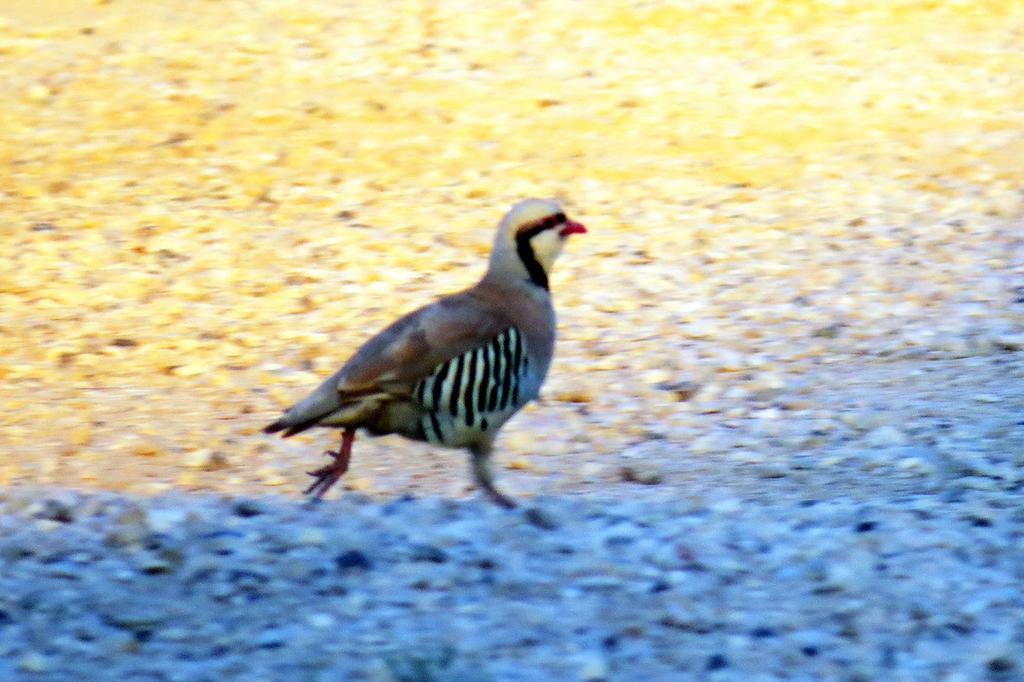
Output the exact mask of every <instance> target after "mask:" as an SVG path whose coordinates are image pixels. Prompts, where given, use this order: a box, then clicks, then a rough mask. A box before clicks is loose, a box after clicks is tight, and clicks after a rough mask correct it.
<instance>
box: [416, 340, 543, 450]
mask: <svg viewBox="0 0 1024 682" xmlns="http://www.w3.org/2000/svg"><path fill="white" fill-rule="evenodd" d="M529 364H530V361H529V359H528V358H527V356H526V348H525V345H524V343H523V335H522V334H521V333H520V332H519V330H518V329H516V328H515V327H509V328H508V329H506V330H505V331H504V332H502V333H501V334H499V335H498V336H496V337H495V338H494V340H493V341H491V342H490V343H489V344H487V345H485V346H480V347H478V348H474V349H473V350H471V351H467V352H466V353H463V354H462V355H459V356H458V357H454V358H452V359H451V360H449V361H448V362H445V363H444V364H442V365H440V366H439V367H438V368H437V369H435V370H434V372H433V373H432V374H431V375H430V376H428V377H426V378H425V379H423V380H421V381H420V382H419V383H418V384H416V390H415V396H416V401H417V402H418V403H419V405H420V406H421V407H422V408H423V409H424V410H425V414H424V415H423V416H422V417H421V418H420V423H419V431H420V434H419V435H420V436H421V437H422V438H423V440H426V441H429V442H431V443H439V444H442V445H459V444H460V442H461V441H462V440H463V438H464V436H465V435H467V434H468V433H470V432H479V431H487V430H488V429H489V428H491V427H492V426H500V425H501V424H502V423H504V421H505V419H507V418H508V417H509V416H510V415H511V414H512V413H514V412H515V411H516V410H518V409H519V408H520V407H521V406H522V404H521V403H520V396H521V389H522V385H521V384H522V381H523V378H524V377H525V376H526V373H527V370H528V369H529Z"/></svg>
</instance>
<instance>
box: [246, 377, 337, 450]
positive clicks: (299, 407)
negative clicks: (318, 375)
mask: <svg viewBox="0 0 1024 682" xmlns="http://www.w3.org/2000/svg"><path fill="white" fill-rule="evenodd" d="M341 407H342V404H341V397H340V395H339V394H338V390H337V384H336V383H335V381H334V380H333V377H332V379H329V380H328V381H325V382H324V383H323V384H322V385H321V386H320V387H319V388H317V389H316V390H315V391H313V392H312V393H310V394H309V395H308V396H306V397H305V398H304V399H302V400H300V401H299V402H297V403H295V404H294V405H292V406H291V407H289V408H288V409H287V410H285V411H284V414H283V415H282V416H281V418H280V419H278V420H277V421H276V422H274V423H273V424H269V425H267V426H265V427H264V428H263V433H277V432H278V431H284V433H283V434H281V436H282V437H283V438H287V437H288V436H294V435H295V434H296V433H299V432H300V431H305V430H306V429H308V428H311V427H313V426H316V425H317V424H319V423H320V422H321V421H323V420H324V419H326V418H327V417H329V416H332V415H333V414H334V413H335V412H337V411H338V410H339V409H341Z"/></svg>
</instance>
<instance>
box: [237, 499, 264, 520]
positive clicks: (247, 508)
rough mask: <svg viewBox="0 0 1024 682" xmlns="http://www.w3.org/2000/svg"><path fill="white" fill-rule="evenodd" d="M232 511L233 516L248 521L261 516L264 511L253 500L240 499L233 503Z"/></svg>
mask: <svg viewBox="0 0 1024 682" xmlns="http://www.w3.org/2000/svg"><path fill="white" fill-rule="evenodd" d="M233 511H234V513H235V516H241V517H242V518H243V519H249V518H252V517H253V516H259V515H260V514H263V513H264V511H265V510H264V509H263V507H262V505H260V503H258V502H256V501H255V500H247V499H241V500H238V501H236V502H235V506H234V509H233Z"/></svg>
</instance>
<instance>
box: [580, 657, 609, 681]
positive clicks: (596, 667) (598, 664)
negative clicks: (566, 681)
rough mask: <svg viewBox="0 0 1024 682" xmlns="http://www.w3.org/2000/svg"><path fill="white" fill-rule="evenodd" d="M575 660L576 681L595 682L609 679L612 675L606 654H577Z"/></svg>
mask: <svg viewBox="0 0 1024 682" xmlns="http://www.w3.org/2000/svg"><path fill="white" fill-rule="evenodd" d="M573 659H574V663H575V664H576V675H574V678H575V679H578V680H588V681H589V682H594V681H596V680H604V679H607V678H608V676H609V674H610V673H611V671H610V670H609V668H608V660H607V659H606V658H605V656H604V654H602V653H600V652H598V651H590V652H585V653H581V654H577V655H576V656H574V657H573Z"/></svg>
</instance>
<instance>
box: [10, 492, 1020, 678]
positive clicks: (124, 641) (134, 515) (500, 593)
mask: <svg viewBox="0 0 1024 682" xmlns="http://www.w3.org/2000/svg"><path fill="white" fill-rule="evenodd" d="M637 489H638V490H641V489H645V490H646V489H647V488H640V487H638V488H637ZM1020 503H1021V495H1020V492H1019V489H1018V490H1010V491H1008V490H1005V489H999V490H996V491H992V490H975V489H971V488H963V487H957V486H951V487H949V488H948V489H947V490H945V491H944V492H941V493H918V494H913V493H909V494H902V495H883V496H879V497H877V498H875V499H871V500H867V501H866V500H858V499H855V498H853V497H850V496H846V495H842V496H836V497H830V498H828V497H820V496H819V497H815V496H806V497H800V496H783V498H782V499H779V500H772V499H770V497H769V496H762V499H742V498H740V497H734V496H731V495H729V494H723V495H720V496H697V497H694V496H680V497H678V498H677V499H675V500H672V501H666V500H654V501H652V500H646V499H643V496H638V499H636V500H634V501H624V500H621V499H620V500H608V501H602V500H601V499H600V498H597V497H594V498H585V499H584V498H575V499H574V498H566V497H546V498H545V497H541V498H536V499H534V500H533V501H532V503H531V506H529V507H527V508H526V509H522V510H515V511H511V512H509V511H504V510H500V509H497V508H494V507H492V506H490V505H487V504H486V503H483V502H480V501H476V500H466V501H451V500H443V499H438V498H422V499H413V498H403V499H396V500H392V501H389V502H386V503H383V504H382V503H378V502H376V501H373V500H371V499H370V498H368V497H363V496H360V495H356V494H349V495H347V496H346V497H345V498H344V499H341V500H337V501H329V502H325V503H321V504H317V505H309V504H299V503H296V502H295V501H294V500H288V499H285V498H266V497H265V498H258V499H257V498H234V499H232V498H225V497H217V496H196V495H185V494H173V495H167V496H161V497H156V498H149V499H146V498H134V497H127V496H122V495H117V494H114V493H103V492H99V493H89V494H78V493H73V492H68V491H57V490H52V489H51V490H44V489H39V490H34V489H29V488H17V489H12V490H8V491H6V492H3V493H0V538H2V539H0V679H25V680H58V679H60V680H67V679H106V680H111V679H117V680H214V679H218V680H219V679H274V680H276V679H282V680H283V679H288V680H293V679H302V680H321V679H322V680H330V679H372V680H429V679H437V680H489V679H495V680H541V679H567V680H600V679H623V680H627V679H644V678H647V679H659V680H668V679H743V680H754V679H764V680H768V679H798V680H803V679H805V680H809V679H844V680H875V679H900V680H939V679H945V680H976V679H1006V680H1010V679H1021V678H1022V677H1024V652H1022V643H1024V623H1022V619H1021V614H1022V613H1024V593H1022V590H1021V584H1022V581H1024V553H1022V549H1021V548H1022V545H1024V508H1022V506H1021V504H1020Z"/></svg>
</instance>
